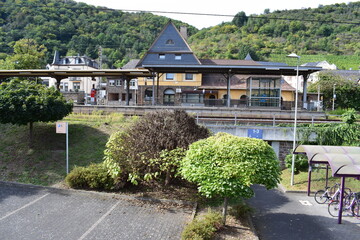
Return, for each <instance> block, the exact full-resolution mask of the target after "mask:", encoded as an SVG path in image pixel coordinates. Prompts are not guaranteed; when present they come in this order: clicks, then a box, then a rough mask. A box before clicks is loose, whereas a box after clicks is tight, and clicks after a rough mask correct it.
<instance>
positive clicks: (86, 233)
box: [79, 201, 120, 240]
mask: <svg viewBox="0 0 360 240" xmlns="http://www.w3.org/2000/svg"><path fill="white" fill-rule="evenodd" d="M119 203H120V201H118V202H117V203H115V204H114V206H112V207H111V208H110V210H109V211H107V212H106V213H105V214H104V215H102V216H101V218H99V220H97V221H96V223H94V224H93V225H92V226H91V227H90V228H89V229H88V230H87V231H86V232H85V233H84V234H83V235H82V236H81V237H80V238H79V240H82V239H84V238H85V237H86V236H87V235H88V234H89V233H90V232H91V231H92V230H94V229H95V228H96V226H97V225H99V224H100V223H101V222H102V221H103V220H104V219H105V218H106V217H107V215H109V214H110V213H111V212H112V210H114V209H115V208H116V206H117V205H118V204H119Z"/></svg>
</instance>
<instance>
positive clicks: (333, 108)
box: [332, 83, 336, 111]
mask: <svg viewBox="0 0 360 240" xmlns="http://www.w3.org/2000/svg"><path fill="white" fill-rule="evenodd" d="M335 87H336V83H335V84H334V88H333V102H332V110H333V111H334V110H335V99H336V94H335Z"/></svg>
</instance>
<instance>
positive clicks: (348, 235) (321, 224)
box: [248, 185, 360, 240]
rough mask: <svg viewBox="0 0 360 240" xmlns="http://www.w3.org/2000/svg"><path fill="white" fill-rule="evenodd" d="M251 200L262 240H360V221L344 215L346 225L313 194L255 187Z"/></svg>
mask: <svg viewBox="0 0 360 240" xmlns="http://www.w3.org/2000/svg"><path fill="white" fill-rule="evenodd" d="M253 189H254V191H255V196H254V197H253V198H251V199H249V200H248V203H249V204H250V206H252V207H253V208H254V212H253V214H252V220H253V223H254V226H255V229H256V231H257V234H258V236H259V238H260V239H261V240H283V239H284V240H285V239H291V240H304V239H311V240H317V239H318V240H323V239H327V240H339V239H343V240H347V239H359V235H360V219H359V218H356V217H352V216H350V214H348V213H344V215H343V219H342V224H338V221H337V218H336V217H332V216H330V215H329V213H328V210H327V204H317V203H316V202H315V200H314V196H313V194H312V195H311V196H307V194H306V193H290V192H287V193H284V192H283V191H281V190H280V189H272V190H266V189H265V188H264V187H263V186H258V185H256V186H253Z"/></svg>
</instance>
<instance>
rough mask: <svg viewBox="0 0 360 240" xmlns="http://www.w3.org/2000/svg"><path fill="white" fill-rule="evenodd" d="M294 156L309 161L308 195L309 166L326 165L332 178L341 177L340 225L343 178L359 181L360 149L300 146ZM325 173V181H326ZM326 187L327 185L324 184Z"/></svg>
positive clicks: (339, 221)
mask: <svg viewBox="0 0 360 240" xmlns="http://www.w3.org/2000/svg"><path fill="white" fill-rule="evenodd" d="M294 154H305V155H306V156H307V158H308V161H309V178H308V195H309V194H310V184H311V165H312V164H326V165H327V168H326V169H328V166H330V168H331V170H332V175H333V176H334V177H341V193H340V209H339V216H338V223H339V224H340V223H341V218H342V214H341V213H342V206H343V197H344V188H345V178H346V177H354V178H356V179H358V180H360V147H348V146H321V145H300V146H298V147H297V148H295V150H294ZM327 175H328V174H327V172H326V179H327ZM326 185H327V184H326Z"/></svg>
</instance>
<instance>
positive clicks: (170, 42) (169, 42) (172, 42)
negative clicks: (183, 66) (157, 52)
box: [166, 39, 174, 45]
mask: <svg viewBox="0 0 360 240" xmlns="http://www.w3.org/2000/svg"><path fill="white" fill-rule="evenodd" d="M166 45H174V40H172V39H168V40H167V41H166Z"/></svg>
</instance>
